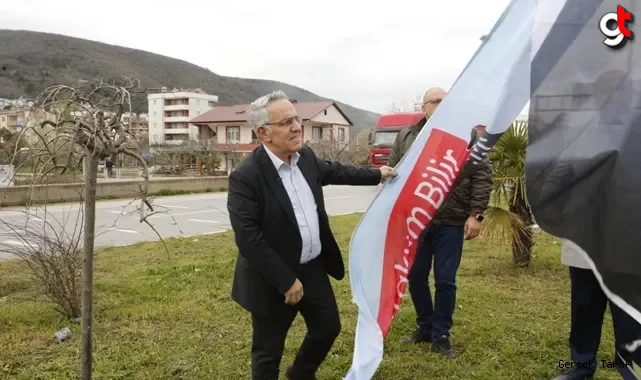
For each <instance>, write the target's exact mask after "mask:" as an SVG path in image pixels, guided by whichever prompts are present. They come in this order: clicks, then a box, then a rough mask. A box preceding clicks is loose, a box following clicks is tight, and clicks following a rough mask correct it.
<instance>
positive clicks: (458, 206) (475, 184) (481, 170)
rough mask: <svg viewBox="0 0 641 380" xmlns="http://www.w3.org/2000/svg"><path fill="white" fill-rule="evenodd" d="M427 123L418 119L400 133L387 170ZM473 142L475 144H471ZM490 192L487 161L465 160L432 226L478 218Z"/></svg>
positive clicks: (486, 204)
mask: <svg viewBox="0 0 641 380" xmlns="http://www.w3.org/2000/svg"><path fill="white" fill-rule="evenodd" d="M426 122H427V120H426V119H425V118H423V119H421V120H420V121H419V122H418V123H416V124H415V125H412V126H410V127H407V128H405V129H403V130H401V131H400V132H399V133H398V135H397V136H396V140H394V144H393V145H392V152H391V154H390V158H389V160H388V162H387V165H389V166H392V167H394V166H396V165H397V164H398V162H399V161H400V160H401V158H403V156H404V155H405V153H407V151H408V150H409V149H410V147H411V146H412V143H414V140H416V137H417V136H418V133H419V132H420V131H421V128H423V126H424V125H425V123H426ZM473 142H476V141H475V140H474V141H473ZM491 192H492V167H491V166H490V162H489V161H488V160H487V158H484V159H483V160H482V161H481V162H480V163H478V164H477V165H474V164H473V163H472V161H471V160H468V161H467V162H466V164H465V166H463V170H462V171H461V173H460V174H459V176H458V177H457V179H456V182H454V185H453V186H452V190H451V191H450V194H449V196H448V198H447V200H446V201H445V203H443V206H441V208H440V210H439V213H438V214H437V215H436V217H435V218H434V220H433V221H432V223H442V224H448V225H462V224H465V221H466V220H467V218H468V217H469V216H470V215H473V214H475V213H479V214H482V213H483V212H485V210H486V209H487V207H488V203H489V201H490V193H491Z"/></svg>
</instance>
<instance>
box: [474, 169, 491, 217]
mask: <svg viewBox="0 0 641 380" xmlns="http://www.w3.org/2000/svg"><path fill="white" fill-rule="evenodd" d="M478 165H479V167H478V168H476V170H475V171H474V173H473V174H472V178H471V179H472V193H471V196H470V209H471V211H472V214H476V213H478V214H482V213H484V212H485V210H487V207H488V204H489V203H490V194H491V193H492V185H493V177H492V166H491V165H490V163H489V161H488V160H487V159H484V160H481V161H480V162H479V164H478Z"/></svg>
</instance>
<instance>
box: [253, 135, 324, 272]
mask: <svg viewBox="0 0 641 380" xmlns="http://www.w3.org/2000/svg"><path fill="white" fill-rule="evenodd" d="M263 147H264V148H265V151H267V154H268V155H269V158H270V159H271V160H272V162H273V163H274V166H275V167H276V170H277V171H278V174H279V175H280V178H281V179H282V182H283V185H284V186H285V190H287V195H288V196H289V200H290V201H291V202H292V207H293V208H294V215H295V216H296V222H297V223H298V229H299V230H300V234H301V237H302V240H303V241H302V242H303V250H302V252H301V256H300V262H301V264H304V263H307V262H309V261H311V260H313V259H315V258H316V257H318V255H320V252H321V241H320V228H319V223H318V209H317V206H316V200H315V199H314V194H313V193H312V189H311V188H310V187H309V184H308V183H307V180H305V177H304V176H303V173H302V172H301V171H300V168H299V167H298V160H299V159H300V154H298V153H296V154H295V155H293V156H292V159H291V164H287V163H286V162H284V161H283V160H281V159H280V158H278V157H276V155H275V154H274V153H273V152H272V151H270V150H269V148H267V147H266V146H265V145H263Z"/></svg>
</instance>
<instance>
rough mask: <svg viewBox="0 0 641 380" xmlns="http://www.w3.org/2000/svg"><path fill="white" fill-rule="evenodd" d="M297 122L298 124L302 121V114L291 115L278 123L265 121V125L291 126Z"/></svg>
mask: <svg viewBox="0 0 641 380" xmlns="http://www.w3.org/2000/svg"><path fill="white" fill-rule="evenodd" d="M294 122H296V123H297V124H298V125H300V124H301V123H302V120H301V118H300V116H294V117H289V118H287V119H285V120H282V121H279V122H278V123H265V124H264V125H265V126H268V125H280V126H281V127H291V126H292V125H294Z"/></svg>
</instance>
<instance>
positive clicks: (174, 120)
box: [147, 89, 218, 145]
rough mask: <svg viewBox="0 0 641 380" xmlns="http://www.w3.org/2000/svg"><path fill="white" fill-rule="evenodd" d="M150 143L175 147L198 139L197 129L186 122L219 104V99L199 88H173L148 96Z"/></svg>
mask: <svg viewBox="0 0 641 380" xmlns="http://www.w3.org/2000/svg"><path fill="white" fill-rule="evenodd" d="M147 100H148V102H149V113H148V118H149V121H148V125H149V144H150V145H158V144H172V143H173V144H176V143H182V142H184V141H187V140H196V139H198V127H196V126H193V125H190V124H189V121H190V120H192V119H193V118H195V117H198V116H200V115H201V114H204V113H205V112H207V111H209V110H210V109H212V108H214V105H215V104H216V103H217V102H218V96H216V95H209V94H207V93H206V92H205V91H203V90H202V89H174V90H172V91H163V92H160V93H156V94H149V95H148V96H147Z"/></svg>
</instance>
